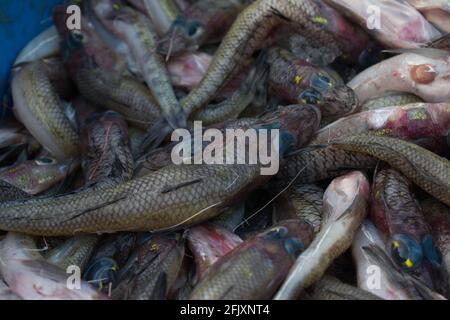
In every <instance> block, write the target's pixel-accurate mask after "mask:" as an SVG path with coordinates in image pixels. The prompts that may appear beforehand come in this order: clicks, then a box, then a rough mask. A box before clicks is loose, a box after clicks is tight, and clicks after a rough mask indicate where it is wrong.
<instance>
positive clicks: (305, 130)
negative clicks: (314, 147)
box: [263, 105, 322, 147]
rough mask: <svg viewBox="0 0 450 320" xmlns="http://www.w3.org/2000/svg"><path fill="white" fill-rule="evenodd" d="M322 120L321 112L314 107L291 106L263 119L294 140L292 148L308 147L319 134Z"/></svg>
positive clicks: (280, 108) (279, 109)
mask: <svg viewBox="0 0 450 320" xmlns="http://www.w3.org/2000/svg"><path fill="white" fill-rule="evenodd" d="M321 119H322V116H321V112H320V110H319V109H318V108H316V107H315V106H312V105H304V106H302V105H289V106H282V107H279V108H278V110H277V111H275V112H272V113H270V114H267V115H266V116H264V117H263V122H264V123H265V124H266V125H269V124H275V123H276V124H277V125H278V127H279V129H280V132H281V133H284V134H285V135H287V134H289V135H291V136H292V137H293V138H294V141H292V147H301V146H304V145H306V144H307V143H308V142H309V141H310V140H311V138H312V136H313V135H314V134H315V133H316V132H317V130H318V129H319V126H320V121H321Z"/></svg>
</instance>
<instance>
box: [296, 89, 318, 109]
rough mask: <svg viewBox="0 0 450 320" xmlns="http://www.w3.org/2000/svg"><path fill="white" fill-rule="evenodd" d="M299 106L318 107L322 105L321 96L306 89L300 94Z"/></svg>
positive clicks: (314, 91) (315, 91) (312, 90)
mask: <svg viewBox="0 0 450 320" xmlns="http://www.w3.org/2000/svg"><path fill="white" fill-rule="evenodd" d="M299 101H300V103H301V104H310V105H320V104H322V102H323V101H322V95H321V94H320V92H318V91H317V90H314V89H308V90H305V91H303V92H302V94H301V95H300V97H299Z"/></svg>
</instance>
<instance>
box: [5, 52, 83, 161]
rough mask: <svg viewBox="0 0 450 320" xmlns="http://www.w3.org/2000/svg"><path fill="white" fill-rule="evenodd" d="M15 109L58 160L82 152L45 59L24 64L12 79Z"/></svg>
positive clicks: (40, 141) (23, 121)
mask: <svg viewBox="0 0 450 320" xmlns="http://www.w3.org/2000/svg"><path fill="white" fill-rule="evenodd" d="M12 92H13V99H14V102H15V107H14V112H15V114H16V116H17V117H18V118H19V120H20V121H21V122H22V123H24V125H25V126H26V127H27V129H28V130H29V131H30V133H31V134H32V135H33V136H34V137H35V138H36V140H38V141H39V143H40V144H42V145H43V146H44V148H46V149H47V150H48V151H49V152H50V153H51V154H52V155H53V156H54V157H55V158H56V159H58V160H64V159H66V158H70V157H73V156H76V155H77V154H78V152H79V150H78V144H79V138H78V135H77V133H76V131H75V130H74V128H73V127H72V126H71V124H70V122H69V120H68V119H67V117H66V115H65V114H64V112H63V107H62V102H61V99H60V98H59V97H58V95H57V94H56V92H55V91H54V89H53V87H52V85H51V83H50V80H49V78H48V75H47V73H46V70H45V67H44V66H43V64H42V62H39V61H38V62H33V63H30V64H28V65H25V66H24V67H23V68H21V69H20V70H19V71H18V72H17V73H16V74H15V75H14V76H13V80H12Z"/></svg>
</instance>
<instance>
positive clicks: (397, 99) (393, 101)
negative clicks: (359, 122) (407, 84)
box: [361, 93, 424, 112]
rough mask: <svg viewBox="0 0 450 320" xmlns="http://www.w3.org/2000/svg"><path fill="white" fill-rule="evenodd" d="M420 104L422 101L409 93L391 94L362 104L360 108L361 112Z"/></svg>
mask: <svg viewBox="0 0 450 320" xmlns="http://www.w3.org/2000/svg"><path fill="white" fill-rule="evenodd" d="M420 102H424V101H423V100H422V99H420V98H419V97H417V96H415V95H413V94H410V93H391V94H387V95H385V96H382V97H379V98H374V99H370V100H368V101H366V103H364V104H363V105H362V107H361V112H363V111H369V110H374V109H380V108H385V107H392V106H404V105H406V104H410V103H420Z"/></svg>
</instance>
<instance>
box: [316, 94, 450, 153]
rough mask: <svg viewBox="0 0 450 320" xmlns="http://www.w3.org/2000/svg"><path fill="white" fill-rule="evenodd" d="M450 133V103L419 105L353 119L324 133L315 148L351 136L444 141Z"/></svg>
mask: <svg viewBox="0 0 450 320" xmlns="http://www.w3.org/2000/svg"><path fill="white" fill-rule="evenodd" d="M449 129H450V104H449V103H417V104H416V103H415V104H408V105H406V106H394V107H386V108H381V109H375V110H369V111H364V112H360V113H356V114H354V115H350V116H347V117H344V118H340V119H339V120H337V121H335V122H333V123H331V124H329V125H328V126H326V127H324V128H322V129H320V130H319V131H318V132H317V135H316V137H315V138H314V139H313V141H312V142H311V144H327V143H328V142H330V141H332V140H335V139H339V138H345V137H347V136H351V135H359V134H373V135H376V136H388V137H395V138H399V139H402V140H407V141H414V140H418V139H423V138H440V137H443V136H445V134H446V133H447V131H448V130H449Z"/></svg>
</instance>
